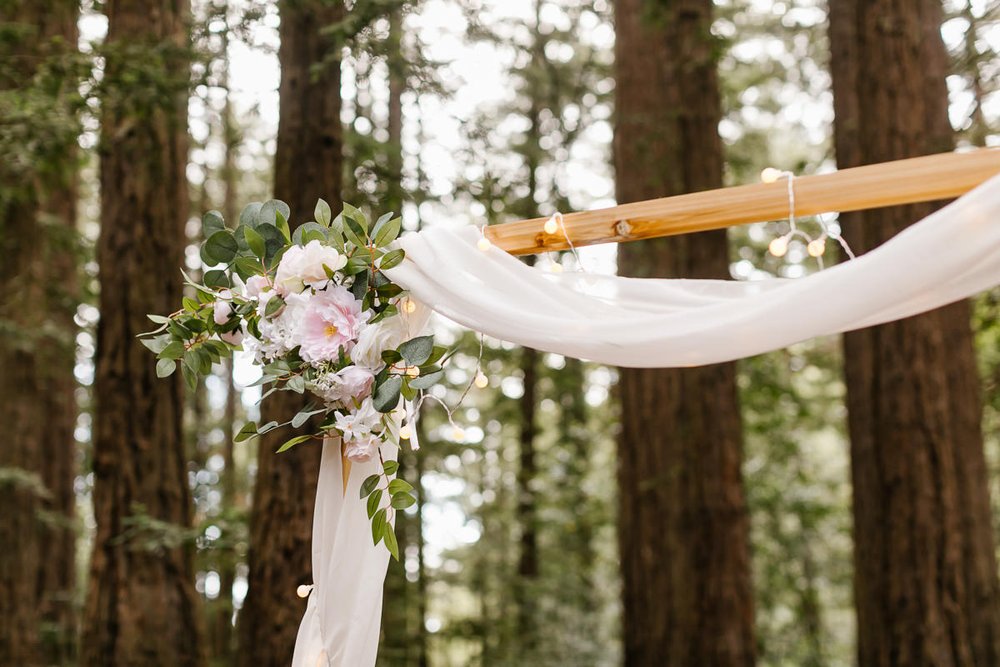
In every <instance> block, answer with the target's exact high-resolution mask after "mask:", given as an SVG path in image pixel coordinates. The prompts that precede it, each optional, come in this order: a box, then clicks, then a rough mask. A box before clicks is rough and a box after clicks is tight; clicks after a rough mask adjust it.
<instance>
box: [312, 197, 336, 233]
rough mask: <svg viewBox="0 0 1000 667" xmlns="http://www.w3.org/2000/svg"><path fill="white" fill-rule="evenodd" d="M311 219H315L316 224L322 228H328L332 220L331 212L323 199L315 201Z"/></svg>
mask: <svg viewBox="0 0 1000 667" xmlns="http://www.w3.org/2000/svg"><path fill="white" fill-rule="evenodd" d="M313 217H314V218H316V222H318V223H319V224H321V225H323V226H324V227H329V226H330V222H331V221H332V219H333V211H332V210H331V209H330V205H329V204H327V203H326V200H325V199H318V200H317V201H316V209H315V210H314V211H313Z"/></svg>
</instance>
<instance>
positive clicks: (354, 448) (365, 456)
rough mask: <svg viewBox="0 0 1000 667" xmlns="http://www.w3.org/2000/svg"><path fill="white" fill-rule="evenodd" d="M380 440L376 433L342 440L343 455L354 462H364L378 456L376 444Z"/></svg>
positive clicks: (377, 444)
mask: <svg viewBox="0 0 1000 667" xmlns="http://www.w3.org/2000/svg"><path fill="white" fill-rule="evenodd" d="M381 442H382V440H381V438H379V436H377V435H366V436H363V437H360V438H354V439H352V440H345V441H344V456H346V457H347V458H348V459H350V460H351V461H354V462H355V463H365V462H367V461H371V460H372V459H373V458H375V457H376V456H378V446H379V444H380V443H381Z"/></svg>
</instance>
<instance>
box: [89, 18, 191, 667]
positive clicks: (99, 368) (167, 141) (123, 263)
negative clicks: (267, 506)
mask: <svg viewBox="0 0 1000 667" xmlns="http://www.w3.org/2000/svg"><path fill="white" fill-rule="evenodd" d="M105 11H106V12H107V17H108V36H107V40H106V43H105V46H104V57H105V59H106V64H105V68H104V78H103V84H102V85H103V90H102V93H103V94H102V96H101V101H102V105H103V106H102V115H101V122H102V125H101V147H100V155H101V167H100V181H101V192H102V197H101V223H102V224H101V235H100V239H99V241H98V247H97V257H98V262H99V264H100V267H101V296H100V306H101V319H100V323H99V325H98V330H97V358H96V379H95V385H94V389H95V401H96V408H95V417H94V420H95V430H94V441H93V452H94V453H93V467H94V476H95V483H94V514H95V518H96V520H97V534H96V536H95V539H94V543H95V546H94V553H93V556H92V560H91V565H90V586H89V590H88V595H87V607H86V616H85V624H84V635H83V646H82V660H81V664H83V665H94V666H95V667H96V666H97V665H101V666H102V667H108V666H114V665H134V664H146V665H200V664H202V663H203V649H204V647H203V646H202V644H201V637H202V633H201V623H202V621H201V618H200V616H199V612H198V604H197V597H196V594H195V590H194V572H193V569H192V561H191V546H192V545H191V543H190V538H189V534H188V526H189V523H190V520H191V497H190V492H189V490H188V480H187V471H186V464H185V457H184V447H183V439H182V433H181V419H182V413H183V400H182V391H181V384H180V382H181V380H180V378H179V377H176V376H175V377H173V378H171V379H169V380H162V379H159V378H157V377H156V374H155V371H154V365H153V364H150V363H149V351H148V350H146V349H144V348H143V347H142V345H140V344H139V341H138V340H137V339H136V334H138V333H140V332H142V331H145V330H148V329H149V328H150V327H149V322H148V321H147V320H146V317H145V316H146V313H165V312H170V311H171V309H172V308H173V307H174V305H175V304H176V303H177V302H178V300H179V299H180V296H181V294H180V292H181V290H180V282H179V281H177V280H164V276H176V275H177V267H178V266H180V262H181V256H182V255H181V250H182V247H183V242H184V223H185V220H186V211H187V180H186V178H185V169H186V165H187V92H188V77H189V69H188V67H189V64H188V63H189V49H188V45H187V42H188V31H187V25H186V22H187V19H188V7H187V5H186V3H183V2H156V3H152V4H151V3H148V2H138V1H135V0H120V1H115V2H109V3H107V4H106V5H105ZM151 471H155V474H154V473H152V472H151Z"/></svg>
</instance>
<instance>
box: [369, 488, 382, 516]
mask: <svg viewBox="0 0 1000 667" xmlns="http://www.w3.org/2000/svg"><path fill="white" fill-rule="evenodd" d="M381 503H382V489H375V492H374V493H372V494H371V495H370V496H368V518H369V519H370V518H372V517H373V516H375V512H377V511H378V506H379V505H380V504H381Z"/></svg>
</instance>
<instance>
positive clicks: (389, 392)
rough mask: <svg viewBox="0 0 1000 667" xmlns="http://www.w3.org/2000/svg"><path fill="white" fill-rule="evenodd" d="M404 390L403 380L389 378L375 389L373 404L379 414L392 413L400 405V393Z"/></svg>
mask: <svg viewBox="0 0 1000 667" xmlns="http://www.w3.org/2000/svg"><path fill="white" fill-rule="evenodd" d="M402 388H403V378H401V377H399V376H398V375H394V376H392V377H389V378H387V379H386V380H385V382H383V383H382V384H380V385H379V386H378V387H377V388H376V389H375V395H374V396H372V403H373V405H374V406H375V409H376V410H378V411H379V412H392V411H393V410H395V409H396V405H398V404H399V392H400V390H401V389H402Z"/></svg>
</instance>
